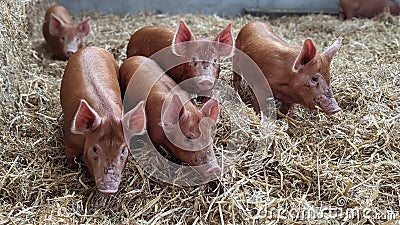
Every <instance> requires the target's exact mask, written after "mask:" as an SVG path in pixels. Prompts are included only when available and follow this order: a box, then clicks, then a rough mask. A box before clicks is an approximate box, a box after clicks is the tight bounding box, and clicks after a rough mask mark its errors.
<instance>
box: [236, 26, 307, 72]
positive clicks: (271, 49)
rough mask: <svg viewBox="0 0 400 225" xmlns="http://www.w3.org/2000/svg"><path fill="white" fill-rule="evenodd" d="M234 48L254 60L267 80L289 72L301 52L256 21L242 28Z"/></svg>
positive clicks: (269, 27)
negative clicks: (282, 72) (283, 72)
mask: <svg viewBox="0 0 400 225" xmlns="http://www.w3.org/2000/svg"><path fill="white" fill-rule="evenodd" d="M236 48H237V49H239V50H240V51H242V52H243V53H245V54H246V55H248V56H249V57H250V58H251V59H252V60H254V62H255V63H256V64H257V65H258V66H259V67H260V69H261V70H262V72H263V73H264V76H266V77H267V78H271V77H272V76H274V75H279V74H280V72H281V71H287V70H290V69H291V64H290V63H292V62H294V61H295V59H296V57H297V54H298V53H299V52H300V50H301V48H300V47H299V46H293V45H289V44H288V43H287V42H285V41H283V40H282V39H281V38H280V37H278V36H277V35H276V34H275V33H274V32H273V30H272V28H271V26H269V25H268V24H266V23H262V22H258V21H255V22H251V23H249V24H247V25H246V26H245V27H243V28H242V30H241V31H240V32H239V34H238V37H237V40H236ZM239 55H242V54H239ZM237 60H240V57H239V58H238V59H237ZM288 62H290V63H289V65H288ZM236 64H238V63H236ZM234 66H235V65H234ZM236 66H237V65H236ZM237 69H238V70H240V68H237Z"/></svg>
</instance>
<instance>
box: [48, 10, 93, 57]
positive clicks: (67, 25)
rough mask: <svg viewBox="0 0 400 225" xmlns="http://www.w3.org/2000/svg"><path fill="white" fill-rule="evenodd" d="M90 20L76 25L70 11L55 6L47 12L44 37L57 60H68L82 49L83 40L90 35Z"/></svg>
mask: <svg viewBox="0 0 400 225" xmlns="http://www.w3.org/2000/svg"><path fill="white" fill-rule="evenodd" d="M89 21H90V18H89V17H88V18H87V19H85V20H84V21H83V22H81V23H80V24H78V25H76V26H75V25H74V21H73V20H72V18H71V16H70V14H69V13H68V10H67V9H66V8H64V7H63V6H60V5H53V6H51V7H50V8H49V9H47V11H46V15H45V18H44V23H43V28H42V31H43V36H44V38H45V39H46V42H47V45H48V47H49V50H50V51H51V53H52V54H53V56H54V57H55V58H58V59H63V60H65V59H68V58H69V57H71V55H72V54H74V53H75V52H76V51H77V50H78V49H79V48H81V47H82V38H83V37H84V36H86V35H88V34H89V30H90V25H89Z"/></svg>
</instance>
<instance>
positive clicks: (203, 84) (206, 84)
mask: <svg viewBox="0 0 400 225" xmlns="http://www.w3.org/2000/svg"><path fill="white" fill-rule="evenodd" d="M214 83H215V78H214V77H211V76H200V77H198V78H197V86H198V87H199V88H200V90H202V91H208V90H210V89H212V88H213V87H214Z"/></svg>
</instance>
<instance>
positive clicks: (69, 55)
mask: <svg viewBox="0 0 400 225" xmlns="http://www.w3.org/2000/svg"><path fill="white" fill-rule="evenodd" d="M74 53H75V52H73V51H68V52H67V56H68V57H71V56H72V55H73V54H74Z"/></svg>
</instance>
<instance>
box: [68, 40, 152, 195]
mask: <svg viewBox="0 0 400 225" xmlns="http://www.w3.org/2000/svg"><path fill="white" fill-rule="evenodd" d="M60 99H61V106H62V110H63V113H64V126H63V127H64V132H65V143H64V144H65V154H66V156H67V159H68V161H69V162H70V163H74V158H75V157H77V156H79V155H82V157H83V161H84V162H85V163H86V165H87V167H88V169H89V172H90V173H91V174H92V175H93V176H94V179H95V182H96V186H97V188H98V189H99V191H101V192H102V193H105V194H113V193H115V192H117V191H118V187H119V184H120V182H121V178H122V172H123V169H124V167H125V164H126V160H127V157H128V154H129V146H128V144H127V142H129V139H130V137H131V136H133V135H135V134H141V133H143V132H144V130H145V123H146V117H145V112H144V103H143V102H139V103H138V105H137V106H136V107H135V108H134V109H132V110H131V111H129V112H128V113H126V114H125V115H123V109H122V100H121V94H120V87H119V81H118V66H117V64H116V62H115V60H114V58H113V56H112V55H111V53H109V52H108V51H106V50H105V49H102V48H98V47H84V48H81V49H80V50H78V51H77V52H76V53H75V54H74V55H73V56H72V57H71V58H70V60H69V61H68V64H67V66H66V68H65V72H64V75H63V78H62V83H61V91H60ZM125 137H127V138H128V140H126V139H125Z"/></svg>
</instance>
